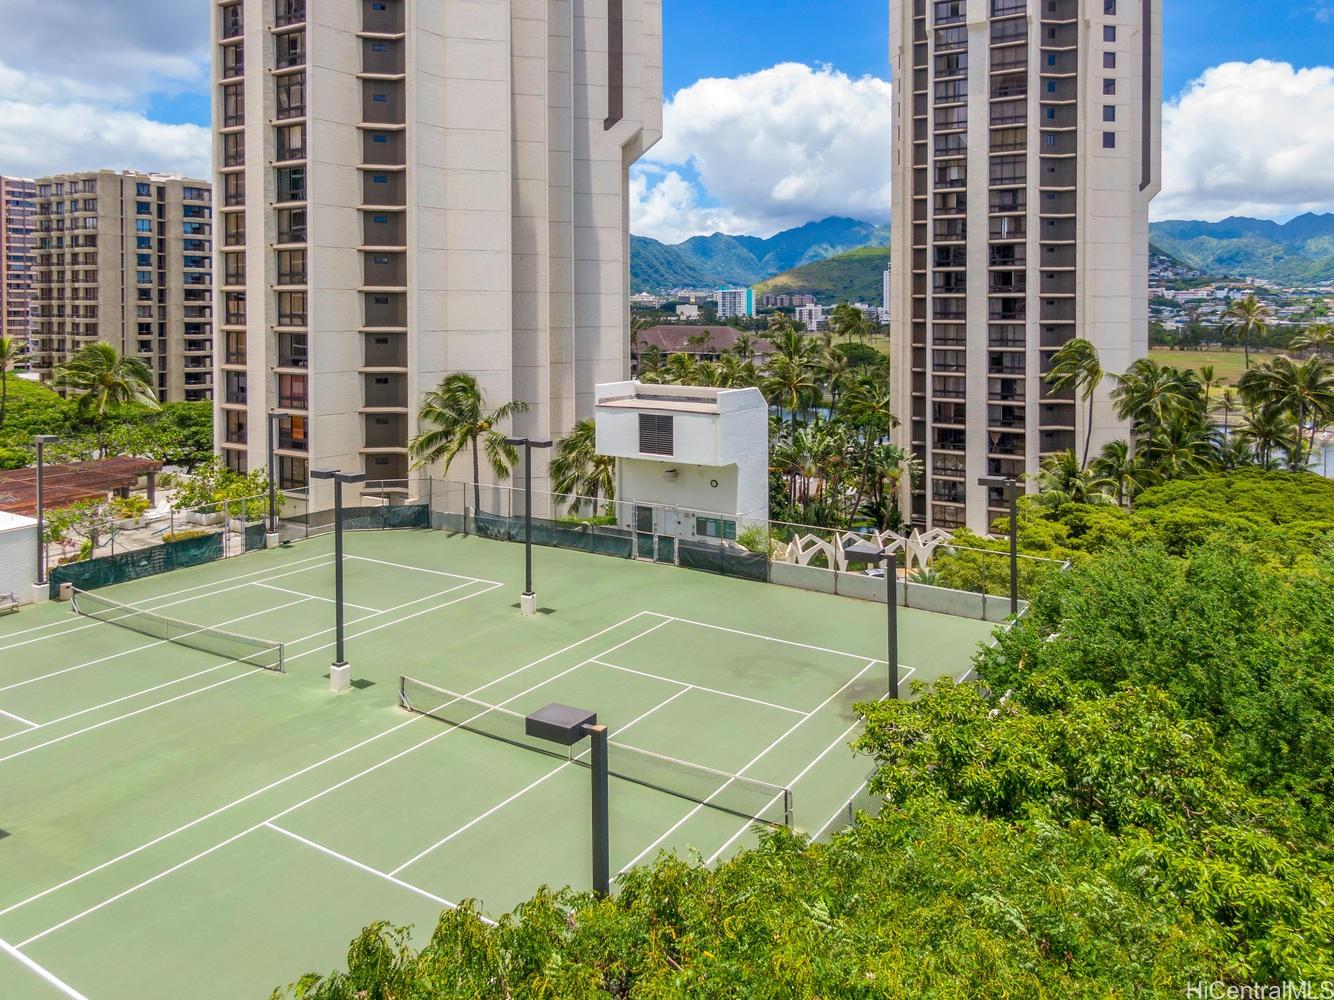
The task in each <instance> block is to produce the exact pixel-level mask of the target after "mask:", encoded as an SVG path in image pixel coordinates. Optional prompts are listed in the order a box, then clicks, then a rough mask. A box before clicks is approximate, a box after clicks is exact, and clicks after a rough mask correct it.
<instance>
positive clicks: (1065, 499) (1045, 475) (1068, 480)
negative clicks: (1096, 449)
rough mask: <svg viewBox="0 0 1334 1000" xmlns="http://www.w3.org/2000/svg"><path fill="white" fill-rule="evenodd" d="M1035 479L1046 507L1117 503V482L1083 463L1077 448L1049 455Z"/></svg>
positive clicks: (1040, 501)
mask: <svg viewBox="0 0 1334 1000" xmlns="http://www.w3.org/2000/svg"><path fill="white" fill-rule="evenodd" d="M1034 478H1035V479H1036V481H1037V484H1038V490H1039V494H1038V502H1039V503H1040V504H1042V505H1043V506H1044V507H1059V506H1061V505H1062V504H1067V503H1083V504H1095V505H1096V504H1109V503H1112V502H1113V498H1112V495H1111V490H1113V489H1114V488H1115V486H1116V484H1115V483H1113V482H1112V481H1111V480H1110V479H1105V478H1103V477H1102V476H1099V475H1098V474H1097V473H1095V472H1093V470H1091V469H1086V468H1084V467H1083V466H1082V465H1080V464H1079V459H1078V458H1077V457H1076V456H1075V453H1074V450H1073V449H1071V450H1068V451H1063V452H1059V453H1058V454H1055V455H1049V456H1048V457H1047V458H1046V459H1044V460H1043V462H1042V465H1041V467H1040V468H1039V471H1038V474H1037V476H1036V477H1034Z"/></svg>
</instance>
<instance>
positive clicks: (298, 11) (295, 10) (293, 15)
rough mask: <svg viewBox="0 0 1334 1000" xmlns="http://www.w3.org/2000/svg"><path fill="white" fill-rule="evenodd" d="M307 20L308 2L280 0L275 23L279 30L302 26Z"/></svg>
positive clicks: (303, 0) (304, 0)
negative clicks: (294, 25)
mask: <svg viewBox="0 0 1334 1000" xmlns="http://www.w3.org/2000/svg"><path fill="white" fill-rule="evenodd" d="M305 19H306V0H278V9H277V13H276V16H275V17H274V21H275V22H276V24H277V26H278V27H279V28H283V27H286V26H287V25H289V24H300V23H301V22H302V21H304V20H305Z"/></svg>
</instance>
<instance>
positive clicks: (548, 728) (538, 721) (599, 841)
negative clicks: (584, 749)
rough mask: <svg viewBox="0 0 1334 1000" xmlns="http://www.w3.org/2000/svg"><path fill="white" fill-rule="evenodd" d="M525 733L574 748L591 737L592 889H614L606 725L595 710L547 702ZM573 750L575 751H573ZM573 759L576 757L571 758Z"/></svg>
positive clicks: (526, 725) (605, 892) (602, 893)
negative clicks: (612, 884) (548, 703)
mask: <svg viewBox="0 0 1334 1000" xmlns="http://www.w3.org/2000/svg"><path fill="white" fill-rule="evenodd" d="M524 732H525V733H526V734H527V735H529V736H531V737H533V738H535V739H539V740H546V741H548V742H550V743H556V744H558V745H560V746H563V747H573V746H574V745H575V744H577V743H579V742H581V741H582V740H583V739H584V737H587V738H588V741H589V744H590V746H591V749H592V753H591V756H590V759H589V765H590V767H589V770H590V771H591V772H592V776H593V789H592V791H593V794H592V807H593V809H592V818H593V837H592V841H593V891H594V892H596V893H597V894H598V895H600V896H606V895H608V894H610V892H611V806H610V801H609V798H608V795H609V792H608V783H607V774H608V768H607V727H606V726H599V725H598V717H597V713H596V712H589V711H587V710H585V709H582V708H571V707H570V706H569V705H556V704H552V705H548V706H547V707H546V708H543V709H539V710H538V711H536V712H534V713H533V714H532V715H530V716H528V717H527V718H526V719H525V720H524ZM571 753H573V750H571ZM571 759H573V758H571Z"/></svg>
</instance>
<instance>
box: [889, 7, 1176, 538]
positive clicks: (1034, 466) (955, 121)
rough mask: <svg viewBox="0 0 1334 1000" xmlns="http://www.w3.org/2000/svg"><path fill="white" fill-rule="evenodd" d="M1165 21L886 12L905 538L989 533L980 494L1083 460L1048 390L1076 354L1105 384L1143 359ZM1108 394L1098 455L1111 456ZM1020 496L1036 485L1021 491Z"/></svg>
mask: <svg viewBox="0 0 1334 1000" xmlns="http://www.w3.org/2000/svg"><path fill="white" fill-rule="evenodd" d="M1162 10H1163V8H1162V4H1158V3H1153V4H1150V3H1131V2H1129V0H1119V2H1118V0H990V2H986V0H972V2H965V0H931V2H924V0H913V2H909V0H893V3H892V10H891V18H890V34H891V53H890V55H891V61H892V63H893V66H892V71H893V76H894V79H895V80H896V81H900V82H904V83H907V82H909V81H911V85H910V86H909V85H905V86H900V87H897V88H896V89H895V91H894V95H893V124H892V142H893V149H892V153H891V159H892V165H893V174H894V183H893V185H892V188H893V192H892V209H891V216H892V217H891V231H892V234H893V236H892V240H893V246H892V255H893V256H892V259H893V261H894V266H893V268H892V271H893V276H892V278H891V291H892V295H891V308H892V309H893V312H894V324H895V328H894V334H895V336H894V343H893V346H892V350H891V355H892V357H891V361H892V365H891V371H892V373H893V374H892V382H893V385H892V393H893V400H894V407H895V412H896V416H897V417H898V419H899V422H900V425H899V428H898V429H897V430H896V432H895V441H896V443H898V444H900V445H901V446H903V447H904V448H906V449H909V450H911V452H912V453H913V454H914V455H915V456H916V457H917V458H918V460H919V461H920V462H921V465H922V468H923V469H924V470H925V474H924V475H923V476H922V477H921V479H920V480H919V481H917V482H914V483H912V484H911V485H910V486H908V485H906V484H907V479H906V478H905V480H904V483H905V497H904V499H905V501H907V505H908V508H909V510H910V514H909V516H910V519H911V521H912V522H913V523H914V524H915V525H917V526H919V527H926V526H931V527H940V528H956V527H962V526H965V525H966V526H967V527H969V528H972V529H974V530H977V531H987V530H989V527H990V524H991V522H992V521H993V519H994V518H997V517H999V516H1002V515H1003V514H1004V512H1005V510H1006V504H1005V495H1004V490H1003V489H1000V488H996V487H991V486H985V485H982V484H980V483H979V479H981V478H984V477H1014V478H1021V477H1025V476H1032V474H1034V473H1036V472H1037V471H1038V468H1039V466H1040V464H1041V462H1042V460H1043V459H1044V458H1046V457H1047V456H1050V455H1055V454H1059V453H1060V452H1064V451H1067V450H1070V449H1079V448H1081V447H1082V445H1083V442H1084V440H1085V436H1086V433H1087V432H1088V431H1089V430H1090V428H1089V427H1088V426H1087V423H1088V413H1089V410H1088V408H1087V407H1086V406H1084V405H1082V404H1081V402H1080V401H1079V400H1078V399H1077V398H1076V394H1075V390H1074V389H1073V388H1067V389H1064V390H1062V391H1061V392H1054V391H1052V389H1051V388H1050V387H1049V386H1048V385H1047V384H1046V383H1045V382H1044V380H1043V373H1044V372H1045V371H1047V370H1048V369H1049V367H1050V365H1051V358H1052V355H1053V354H1054V353H1055V352H1056V351H1058V350H1059V349H1060V348H1061V347H1062V346H1063V345H1064V344H1066V343H1068V342H1069V341H1071V340H1073V339H1075V338H1083V339H1086V340H1088V341H1090V342H1092V344H1093V345H1094V346H1095V347H1096V348H1097V350H1098V353H1099V355H1100V358H1101V361H1102V366H1103V367H1104V368H1105V369H1106V370H1107V371H1125V370H1126V368H1127V367H1128V366H1129V365H1130V364H1131V363H1132V362H1133V361H1135V360H1136V359H1137V358H1141V357H1144V356H1145V355H1146V354H1147V352H1148V327H1149V306H1148V273H1149V215H1148V212H1149V203H1150V201H1151V200H1152V199H1153V197H1154V195H1155V194H1157V192H1158V190H1159V188H1160V186H1161V178H1162V175H1161V158H1162V157H1161V152H1162V149H1161V146H1162V142H1161V131H1162V130H1161V124H1162V114H1161V112H1162V107H1161V105H1162ZM1112 388H1113V384H1112V381H1111V380H1110V379H1108V380H1106V381H1105V382H1104V383H1103V384H1102V386H1101V388H1100V389H1099V390H1098V392H1097V395H1096V396H1095V398H1094V403H1093V410H1092V428H1091V431H1092V449H1093V451H1094V452H1095V453H1096V452H1097V450H1098V449H1099V448H1100V447H1101V445H1102V444H1104V443H1106V442H1108V441H1111V440H1114V439H1116V438H1123V437H1125V436H1126V434H1127V432H1128V427H1127V425H1126V422H1125V421H1122V420H1120V419H1118V417H1117V416H1116V411H1115V407H1114V406H1113V404H1112V401H1111V398H1110V395H1109V394H1110V392H1111V390H1112ZM1030 488H1031V487H1030Z"/></svg>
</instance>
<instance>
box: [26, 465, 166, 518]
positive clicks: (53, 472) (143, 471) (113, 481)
mask: <svg viewBox="0 0 1334 1000" xmlns="http://www.w3.org/2000/svg"><path fill="white" fill-rule="evenodd" d="M161 471H162V463H161V462H155V461H153V460H152V459H151V458H133V457H131V456H128V455H124V456H120V457H117V458H100V459H96V460H94V461H91V462H69V463H66V464H64V465H46V466H44V467H43V470H42V480H43V483H42V490H43V494H44V499H45V506H46V509H47V510H58V509H59V508H61V507H68V506H70V505H71V504H76V503H79V502H81V501H83V500H100V499H102V498H104V497H105V496H106V495H107V494H108V493H115V494H118V495H119V496H127V495H129V493H130V492H132V491H133V490H134V489H135V487H137V486H138V485H139V480H140V479H145V478H146V479H147V480H148V484H147V485H148V501H149V503H155V502H156V500H157V474H158V473H159V472H161ZM0 511H7V512H8V513H11V514H23V515H25V516H28V517H32V516H34V515H35V514H36V513H37V469H36V467H35V466H29V467H27V468H24V469H12V470H10V471H8V472H0Z"/></svg>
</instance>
